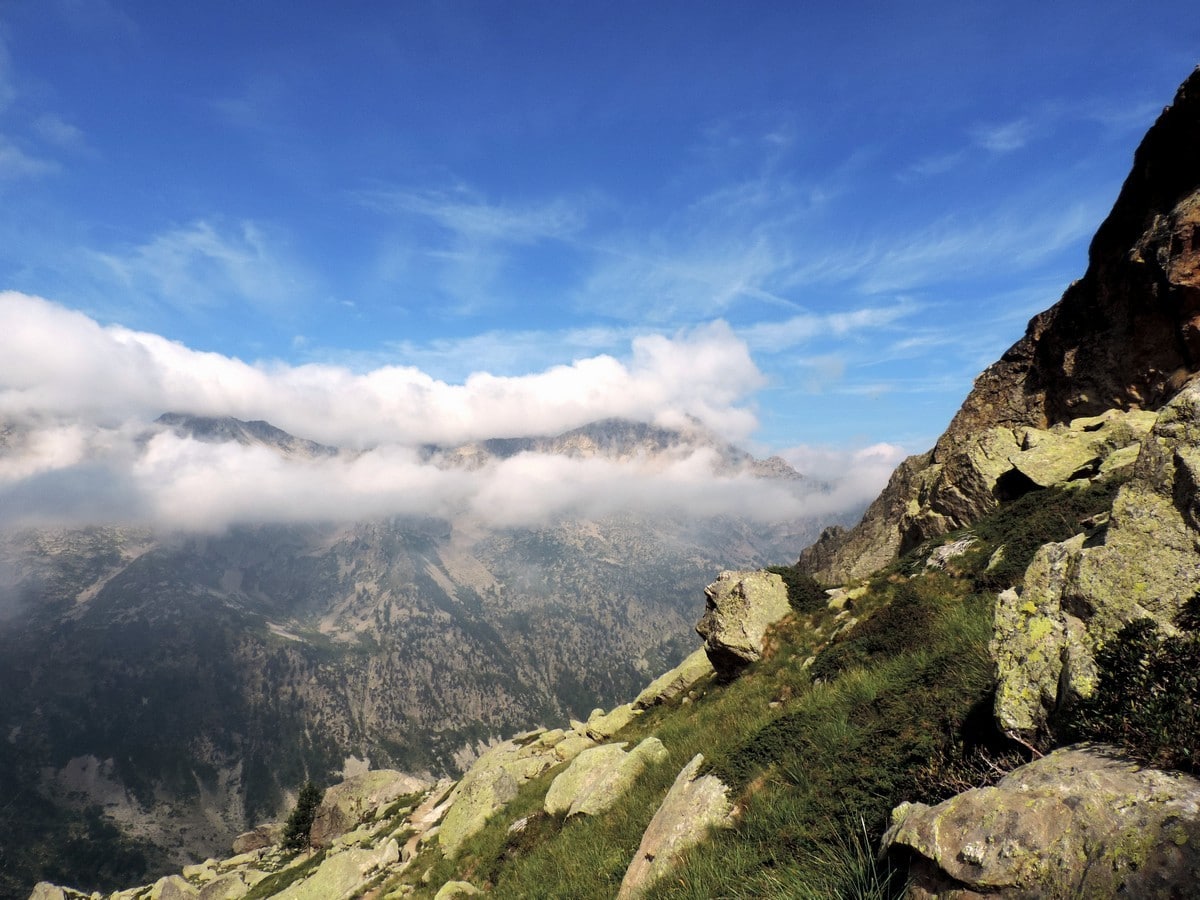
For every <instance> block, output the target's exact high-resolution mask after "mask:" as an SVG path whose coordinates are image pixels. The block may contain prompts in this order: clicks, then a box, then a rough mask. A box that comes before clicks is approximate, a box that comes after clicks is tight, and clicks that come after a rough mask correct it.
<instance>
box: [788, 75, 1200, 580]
mask: <svg viewBox="0 0 1200 900" xmlns="http://www.w3.org/2000/svg"><path fill="white" fill-rule="evenodd" d="M1197 158H1200V69H1198V70H1197V71H1196V72H1193V73H1192V75H1191V77H1189V78H1188V79H1187V81H1185V82H1184V83H1183V85H1182V86H1181V87H1180V89H1179V92H1178V93H1177V95H1176V96H1175V100H1174V103H1173V104H1172V105H1171V106H1170V107H1168V108H1167V109H1165V110H1164V111H1163V113H1162V115H1161V116H1160V117H1159V119H1158V121H1157V122H1156V123H1155V124H1154V126H1153V127H1152V128H1151V129H1150V131H1149V132H1148V133H1147V135H1146V137H1145V138H1144V139H1143V141H1142V144H1141V146H1140V147H1139V148H1138V150H1137V153H1136V154H1135V156H1134V163H1133V170H1132V172H1131V173H1130V175H1129V177H1128V178H1127V179H1126V181H1125V184H1124V186H1123V187H1122V188H1121V192H1120V195H1119V196H1118V198H1117V201H1116V204H1115V205H1114V206H1113V209H1112V211H1111V212H1110V213H1109V215H1108V218H1107V219H1106V220H1105V221H1104V223H1103V224H1102V225H1101V226H1100V228H1099V230H1098V231H1097V233H1096V236H1095V238H1094V239H1093V241H1092V244H1091V248H1090V250H1089V258H1088V269H1087V272H1086V273H1085V274H1084V276H1083V278H1081V279H1080V280H1079V281H1077V282H1075V283H1074V284H1072V285H1071V286H1070V287H1069V288H1068V289H1067V291H1066V293H1065V294H1064V295H1063V297H1062V299H1061V300H1059V302H1058V303H1057V304H1055V305H1054V306H1053V307H1051V308H1050V309H1049V310H1047V311H1046V312H1044V313H1041V314H1039V315H1037V316H1035V317H1034V318H1033V319H1032V320H1031V321H1030V322H1029V326H1028V328H1027V329H1026V332H1025V336H1024V337H1022V338H1021V340H1019V341H1018V342H1017V343H1016V344H1014V345H1013V346H1012V347H1011V348H1010V349H1009V350H1008V351H1007V352H1006V353H1005V354H1004V355H1003V356H1002V357H1001V359H1000V360H999V361H998V362H996V363H995V364H993V365H992V366H990V367H989V368H988V369H987V370H986V371H985V372H983V374H981V375H980V376H979V377H978V378H977V379H976V381H975V386H974V388H973V389H972V391H971V393H970V395H969V396H968V397H967V399H966V401H965V402H964V403H963V405H962V408H961V409H960V410H959V411H958V413H957V415H955V417H954V420H953V421H952V422H951V423H950V426H949V428H947V430H946V432H945V433H944V434H943V435H942V436H941V438H939V440H938V442H937V445H936V446H935V447H934V449H933V450H932V451H931V452H930V453H928V454H925V455H923V456H919V457H913V458H911V459H909V460H907V461H906V462H905V463H904V464H902V465H901V467H900V468H899V469H897V471H896V473H895V474H894V475H893V477H892V480H891V482H889V484H888V486H887V488H886V489H885V490H884V493H883V494H882V495H881V496H880V497H879V499H878V500H876V502H875V503H874V504H872V505H871V507H870V508H869V509H868V510H867V512H866V514H865V515H864V516H863V520H862V522H861V523H860V524H859V525H857V526H856V527H855V528H853V529H851V530H850V531H827V532H826V533H825V534H824V535H823V536H822V538H821V539H820V540H818V542H817V543H816V544H815V545H814V546H813V547H811V548H809V549H808V550H806V551H805V552H804V554H802V556H801V558H800V566H801V567H802V568H803V569H805V570H806V571H808V572H810V573H812V574H813V575H815V576H816V577H817V579H818V580H821V581H824V582H826V583H832V584H837V583H842V582H844V581H848V580H851V579H854V578H860V577H864V576H866V575H868V574H870V573H871V572H872V571H874V570H875V569H877V568H878V567H879V566H881V565H883V564H885V563H886V562H888V561H890V559H892V558H893V557H894V556H895V555H896V554H898V553H903V552H904V551H905V550H907V549H909V548H911V547H914V546H916V545H918V544H919V543H921V542H922V541H924V540H927V539H929V538H931V537H936V536H939V535H941V534H944V533H946V532H947V531H950V530H953V529H955V528H960V527H964V526H967V525H969V524H970V523H971V522H972V521H974V520H975V519H976V518H978V517H979V516H980V515H981V514H983V513H984V512H986V511H988V510H989V509H991V508H993V507H994V506H995V505H996V503H997V502H999V501H1000V500H1002V499H1004V496H1005V493H1006V491H1010V490H1012V489H1021V488H1022V487H1025V488H1027V487H1028V486H1029V485H1027V484H1025V483H1024V482H1023V481H1022V480H1021V479H1020V478H1017V477H1016V476H1010V477H1008V479H1007V481H999V482H998V481H996V480H994V479H991V478H990V476H991V474H992V472H993V471H994V464H1003V459H1002V458H1001V457H1005V456H1007V455H1008V452H1007V450H1006V449H1005V447H1004V445H1005V444H1006V443H1007V439H1006V438H1005V437H1004V432H1007V433H1009V434H1012V435H1015V436H1016V437H1017V440H1018V442H1019V443H1022V442H1023V439H1022V438H1021V436H1020V435H1021V434H1027V433H1028V432H1027V431H1026V430H1027V429H1035V430H1036V431H1038V432H1050V433H1053V432H1054V430H1055V428H1056V426H1067V427H1068V429H1072V430H1073V426H1071V425H1070V424H1069V423H1073V422H1078V421H1080V420H1086V419H1090V418H1095V417H1098V416H1103V415H1105V414H1106V413H1108V411H1109V410H1119V411H1144V410H1157V409H1159V408H1160V407H1162V406H1163V405H1164V404H1165V403H1167V401H1169V400H1170V399H1171V397H1172V396H1174V395H1175V393H1176V392H1178V390H1179V389H1180V387H1181V384H1182V382H1183V381H1184V380H1186V378H1187V377H1188V375H1189V374H1191V373H1194V372H1196V371H1198V370H1200V167H1197V166H1196V159H1197ZM996 429H1000V433H997V432H996ZM997 438H999V443H997ZM1022 449H1025V450H1030V449H1036V448H1035V447H1033V446H1030V447H1023V448H1022ZM1047 449H1049V448H1047ZM1076 449H1079V448H1076V447H1072V446H1068V444H1064V443H1062V442H1056V446H1054V448H1053V450H1054V454H1053V455H1054V456H1055V457H1057V459H1054V460H1044V459H1043V460H1038V466H1037V468H1038V470H1039V471H1040V472H1042V475H1041V476H1040V477H1041V478H1042V481H1037V479H1036V478H1034V481H1035V482H1036V483H1037V484H1043V482H1044V481H1045V480H1049V479H1051V478H1059V477H1061V476H1062V475H1063V473H1067V474H1068V475H1069V472H1068V470H1069V469H1070V466H1071V465H1072V464H1073V462H1074V461H1075V455H1074V451H1075V450H1076ZM997 451H999V452H1000V456H999V457H998V456H997V455H996V454H997ZM1083 455H1086V451H1083ZM1037 457H1038V454H1035V455H1034V456H1032V457H1029V460H1030V462H1031V463H1033V462H1034V460H1036V459H1037ZM1085 462H1086V460H1085ZM1043 463H1048V465H1043ZM1089 464H1090V463H1089ZM1014 468H1016V467H1015V466H1014ZM1001 474H1003V473H1001ZM1022 475H1028V472H1022ZM989 482H990V483H989ZM1043 486H1044V485H1043Z"/></svg>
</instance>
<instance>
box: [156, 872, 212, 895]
mask: <svg viewBox="0 0 1200 900" xmlns="http://www.w3.org/2000/svg"><path fill="white" fill-rule="evenodd" d="M199 895H200V892H199V891H198V890H197V889H196V887H195V885H193V884H192V883H191V882H189V881H188V880H187V879H185V878H184V877H183V876H182V875H167V876H166V877H165V878H160V879H158V881H156V882H154V886H153V887H151V888H150V898H149V900H195V898H196V897H198V896H199Z"/></svg>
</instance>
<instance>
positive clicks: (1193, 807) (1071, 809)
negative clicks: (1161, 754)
mask: <svg viewBox="0 0 1200 900" xmlns="http://www.w3.org/2000/svg"><path fill="white" fill-rule="evenodd" d="M893 820H894V821H895V824H894V825H893V827H892V828H891V830H890V831H889V832H888V834H887V835H885V837H884V846H885V848H886V849H887V850H888V852H891V853H900V854H910V855H911V858H912V866H911V870H910V871H911V873H912V875H913V879H914V884H913V886H912V888H911V890H910V893H909V895H908V896H910V897H911V898H913V900H932V898H938V900H966V898H978V897H981V896H987V897H988V898H994V900H1043V898H1068V897H1071V898H1074V897H1118V896H1120V897H1137V898H1148V900H1149V898H1160V897H1161V898H1173V897H1191V896H1195V891H1196V885H1197V884H1200V780H1197V779H1195V778H1191V777H1189V776H1186V775H1179V774H1177V773H1172V774H1168V773H1166V772H1161V771H1158V770H1155V769H1148V768H1143V767H1142V766H1140V765H1138V764H1136V763H1133V762H1131V761H1129V760H1128V759H1127V758H1122V757H1121V756H1119V755H1117V753H1116V752H1115V751H1113V750H1111V749H1109V748H1104V747H1099V746H1081V747H1071V748H1065V749H1062V750H1057V751H1055V752H1054V753H1051V754H1050V755H1049V756H1046V757H1045V758H1043V759H1039V760H1037V761H1035V762H1032V763H1030V764H1028V765H1025V766H1022V767H1020V768H1019V769H1016V770H1014V771H1013V772H1011V773H1010V774H1009V775H1008V776H1006V777H1005V778H1003V779H1002V780H1001V781H1000V782H999V783H998V784H997V785H996V786H995V787H988V788H978V789H975V790H971V791H967V792H966V793H963V794H959V795H958V796H957V797H952V798H951V799H949V800H947V801H946V802H944V803H940V804H938V805H937V806H934V807H928V806H925V805H923V804H905V805H904V806H901V807H898V808H897V810H896V811H895V812H894V813H893Z"/></svg>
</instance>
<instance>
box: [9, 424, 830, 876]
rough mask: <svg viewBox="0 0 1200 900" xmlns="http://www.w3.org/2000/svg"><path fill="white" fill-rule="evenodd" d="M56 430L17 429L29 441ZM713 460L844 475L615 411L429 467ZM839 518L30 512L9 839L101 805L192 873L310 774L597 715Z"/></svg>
mask: <svg viewBox="0 0 1200 900" xmlns="http://www.w3.org/2000/svg"><path fill="white" fill-rule="evenodd" d="M30 433H31V429H29V428H28V427H26V428H22V427H21V425H20V423H10V425H9V426H8V428H6V451H7V452H8V453H9V454H10V458H11V457H12V456H18V455H19V454H20V452H21V450H22V448H23V447H24V446H26V445H27V444H28V443H29V435H30ZM161 434H169V435H170V436H172V437H173V438H175V439H178V440H181V441H191V442H197V443H199V444H203V445H207V446H212V447H214V448H215V449H220V448H223V447H229V448H239V447H240V448H257V449H258V450H260V451H265V452H268V453H270V454H272V455H275V456H278V457H279V458H280V459H281V460H285V461H286V462H287V464H295V465H305V464H307V463H310V462H313V461H320V460H334V459H339V458H347V457H348V458H351V459H353V458H354V457H355V456H356V454H359V453H361V451H355V450H341V449H338V448H334V447H328V446H324V445H321V444H318V443H315V442H312V441H307V440H304V439H302V438H297V437H294V436H292V435H290V434H287V433H286V432H284V431H282V430H280V429H278V428H275V427H273V426H271V425H270V424H268V423H266V422H263V421H255V422H244V421H240V420H237V419H234V418H228V417H225V418H217V417H201V416H193V415H187V414H181V413H167V414H164V415H162V416H160V417H159V418H158V419H157V421H156V422H154V423H151V424H149V425H147V426H146V427H145V428H143V429H142V431H141V432H140V433H139V434H138V435H137V436H136V438H135V444H137V445H140V446H142V447H145V446H147V445H148V443H149V442H150V441H151V440H152V439H153V438H154V437H155V436H156V435H161ZM697 453H702V454H704V457H703V458H704V459H705V460H706V465H709V466H711V470H712V471H713V472H714V473H715V474H718V475H721V474H723V475H725V476H727V477H729V476H735V475H736V476H740V477H745V478H750V479H753V480H755V481H761V482H766V483H769V484H772V485H775V486H776V487H775V488H773V489H774V490H778V491H786V492H792V493H797V494H799V495H802V496H803V495H814V496H815V495H820V494H821V493H822V492H823V491H825V490H827V486H826V485H823V484H820V483H817V482H813V481H811V480H808V479H805V478H803V477H802V476H800V475H799V474H798V473H797V472H795V471H794V470H793V469H792V468H791V467H790V466H788V465H787V464H786V463H785V462H783V461H782V460H780V459H778V458H775V459H771V460H766V461H759V460H756V459H754V458H752V457H751V456H750V455H749V454H746V453H745V452H743V451H741V450H738V449H737V448H735V447H733V446H731V445H728V444H726V443H724V442H722V441H720V440H719V439H717V438H716V437H714V436H713V435H711V434H709V433H707V432H705V431H704V430H703V429H702V428H700V427H699V426H698V425H693V426H691V427H688V428H685V429H666V428H662V427H657V426H653V425H649V424H644V423H637V422H630V421H618V420H608V421H603V422H597V423H593V424H590V425H587V426H584V427H581V428H578V429H574V430H572V431H569V432H566V433H564V434H559V435H553V436H546V437H528V438H519V439H496V440H489V441H483V442H479V443H473V444H468V445H462V446H455V447H437V446H424V447H422V448H420V450H419V456H420V459H421V460H422V464H423V465H427V466H430V467H433V468H436V469H438V470H453V471H471V470H479V469H481V468H483V467H486V466H490V465H493V464H495V463H496V462H497V461H503V460H514V459H516V458H518V457H520V456H521V455H522V454H538V459H543V460H544V459H547V458H549V459H574V460H600V461H606V462H611V463H620V462H622V461H628V460H637V461H639V463H640V464H642V465H647V466H652V467H653V466H656V465H662V466H666V465H669V464H670V463H671V462H672V461H677V460H680V459H687V458H690V457H693V456H694V455H695V454H697ZM547 490H555V487H554V486H553V485H549V486H547ZM537 499H538V498H536V497H530V498H529V502H530V504H535V503H537ZM822 524H824V522H822V521H820V520H818V519H816V518H810V519H807V520H799V521H793V522H790V523H783V524H782V525H781V524H778V523H773V524H771V525H766V524H764V523H762V522H759V521H755V520H754V519H753V518H751V517H749V516H747V517H738V516H734V515H713V516H710V517H708V518H703V517H695V516H687V515H682V514H680V513H678V512H672V511H671V510H669V509H664V511H663V512H661V513H659V514H653V513H629V512H614V513H611V514H607V515H602V516H597V517H589V518H580V517H572V516H569V515H560V516H558V517H555V518H547V519H546V520H545V521H543V522H541V523H539V524H538V525H537V526H536V527H495V526H492V525H489V524H488V523H485V522H481V521H478V520H473V519H471V518H470V517H469V516H463V517H460V518H455V519H451V518H435V517H430V516H405V517H390V518H386V519H377V520H369V521H351V522H311V523H303V524H290V523H278V524H270V525H261V524H253V523H246V524H237V525H233V526H231V527H229V528H227V529H222V530H214V531H210V532H206V533H194V532H192V533H189V532H186V531H181V530H178V529H171V530H167V529H162V528H154V527H151V526H145V525H142V526H117V525H96V526H88V527H57V528H46V527H42V528H19V529H10V530H9V531H7V532H5V533H3V535H2V536H0V572H2V573H4V574H5V575H6V576H7V577H6V578H5V581H6V582H7V584H6V586H5V593H6V595H7V597H6V602H5V603H3V604H0V606H3V608H5V609H6V610H7V611H8V612H7V615H6V617H5V618H4V619H3V621H2V624H0V675H2V678H0V680H2V681H3V683H4V684H5V685H7V686H9V688H10V689H9V690H6V691H5V692H3V695H2V696H0V734H3V735H4V736H5V737H6V738H7V740H6V742H5V743H4V745H3V747H2V748H0V762H2V763H3V771H2V772H0V778H3V779H5V780H6V782H7V783H8V784H9V785H13V786H14V791H15V793H16V797H17V798H18V800H17V802H10V803H9V804H8V806H7V807H6V808H5V810H4V816H5V817H7V818H6V821H7V822H8V823H10V828H9V829H8V831H7V834H6V840H4V841H0V843H4V844H5V845H6V849H5V851H4V852H6V853H8V854H10V855H14V854H16V853H18V852H19V847H20V846H21V845H22V844H25V845H28V846H30V847H35V846H36V845H37V844H38V841H39V840H42V839H43V838H44V837H45V835H44V834H42V835H39V833H38V829H36V828H31V827H30V822H31V821H32V818H33V817H32V813H30V812H29V809H27V808H24V807H29V806H38V807H39V809H41V810H42V811H41V812H40V813H39V814H38V815H39V817H40V820H42V821H44V822H45V827H46V828H47V829H49V830H50V831H53V828H52V827H51V826H52V824H53V823H54V822H56V821H58V820H59V819H61V818H63V817H64V816H65V817H68V818H69V817H70V816H78V815H82V814H83V813H85V812H86V811H87V810H89V809H92V808H93V807H99V809H100V810H102V812H103V814H104V816H106V817H107V818H108V819H109V820H111V821H113V822H115V823H117V825H118V826H119V827H120V828H121V830H122V831H123V833H124V834H125V835H126V836H128V837H129V838H132V839H134V840H137V841H139V842H141V844H140V846H142V847H143V849H144V850H145V852H146V853H149V858H152V859H153V858H160V857H161V855H162V854H161V853H160V852H159V851H164V852H166V853H167V855H168V857H169V858H170V859H171V860H173V861H174V862H175V863H176V864H181V862H182V861H185V860H188V859H191V858H193V857H194V856H195V855H197V854H201V855H205V854H211V853H214V852H217V851H218V850H219V849H220V848H223V847H225V846H227V843H228V840H229V839H230V837H231V835H234V834H236V833H238V832H239V831H242V830H245V828H247V827H248V825H249V824H250V823H253V822H255V821H259V820H261V819H262V818H264V817H269V816H272V815H276V814H278V813H279V812H280V811H281V810H282V809H283V808H284V804H285V803H286V800H287V798H288V797H289V796H291V792H292V791H294V790H295V789H296V788H297V787H298V786H299V784H300V783H301V782H303V781H304V780H305V779H306V778H315V779H317V780H321V781H324V780H327V779H328V778H330V777H333V776H334V775H335V774H336V773H347V774H348V773H353V772H356V771H358V770H360V769H362V768H365V767H367V766H368V765H371V766H398V767H401V768H404V769H406V770H408V771H412V772H420V773H433V774H447V773H452V772H455V771H458V770H459V769H460V768H461V767H462V766H464V765H466V764H468V763H469V762H470V761H471V759H473V758H474V756H475V755H477V754H478V753H479V752H480V750H481V749H483V748H484V747H485V746H486V745H487V744H488V743H489V742H490V741H493V740H495V739H496V738H498V737H500V736H502V735H504V734H507V733H509V732H511V731H513V730H518V729H521V728H527V727H530V726H533V725H536V724H538V723H541V722H548V721H554V720H557V719H560V718H563V717H564V716H572V715H574V716H581V715H585V714H586V713H587V712H588V711H589V710H591V709H592V708H593V707H595V706H596V705H598V704H604V703H612V702H615V701H616V700H617V699H619V698H621V697H623V696H625V695H626V694H628V693H629V692H630V691H633V690H636V689H637V688H638V687H639V686H640V685H641V684H642V682H643V681H644V680H645V679H646V677H647V676H648V675H651V674H653V673H655V672H658V671H660V670H662V669H664V668H667V667H669V666H671V665H673V664H675V663H677V662H678V661H679V660H680V659H681V658H682V656H683V655H684V653H685V649H686V648H687V646H688V645H689V644H690V638H689V635H690V632H691V627H692V622H693V620H694V618H695V610H696V605H697V603H698V602H699V601H698V597H699V594H698V589H697V586H698V585H702V584H703V583H704V581H705V580H706V579H707V577H708V576H709V574H710V573H711V572H712V571H713V570H714V569H715V568H718V567H720V566H726V565H737V566H742V567H755V566H761V565H766V564H769V563H778V562H781V561H786V560H787V559H788V558H790V557H791V556H793V555H794V553H795V551H796V548H798V547H800V546H803V545H804V544H805V543H807V542H809V541H811V540H812V538H813V537H815V536H816V533H817V531H818V529H819V527H820V526H821V525H822ZM16 785H20V789H19V790H18V789H16V787H15V786H16ZM20 798H25V799H24V801H21V800H20ZM47 803H49V804H51V805H52V808H45V804H47ZM23 804H24V806H23ZM55 809H57V810H58V812H55V811H54V810H55ZM31 852H32V851H31Z"/></svg>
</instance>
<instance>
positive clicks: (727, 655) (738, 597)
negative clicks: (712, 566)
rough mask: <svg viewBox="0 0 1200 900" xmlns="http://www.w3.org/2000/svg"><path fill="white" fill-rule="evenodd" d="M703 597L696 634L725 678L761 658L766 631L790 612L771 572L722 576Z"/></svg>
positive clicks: (778, 581)
mask: <svg viewBox="0 0 1200 900" xmlns="http://www.w3.org/2000/svg"><path fill="white" fill-rule="evenodd" d="M704 596H705V598H706V601H707V609H706V611H705V613H704V616H703V617H702V618H701V619H700V621H699V622H698V623H697V625H696V633H697V634H699V635H700V637H702V638H704V650H705V652H706V653H707V654H708V659H709V661H710V662H711V663H712V664H713V668H715V669H716V670H717V671H718V672H719V673H721V674H722V675H725V676H729V675H735V674H737V673H738V672H740V671H741V670H742V669H743V668H745V666H746V665H748V664H749V663H752V662H754V661H755V660H757V659H759V658H761V656H762V650H763V641H764V639H765V637H766V632H767V627H768V626H770V625H772V624H774V623H775V622H778V621H779V620H780V619H782V618H783V617H784V616H786V615H787V614H788V613H789V612H791V607H790V606H789V605H788V598H787V588H786V587H784V584H783V579H782V578H780V577H779V576H778V575H775V574H774V573H771V572H761V571H760V572H722V573H721V574H720V575H718V576H717V580H716V581H714V582H713V583H712V584H710V585H709V586H708V587H706V588H705V589H704Z"/></svg>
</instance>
